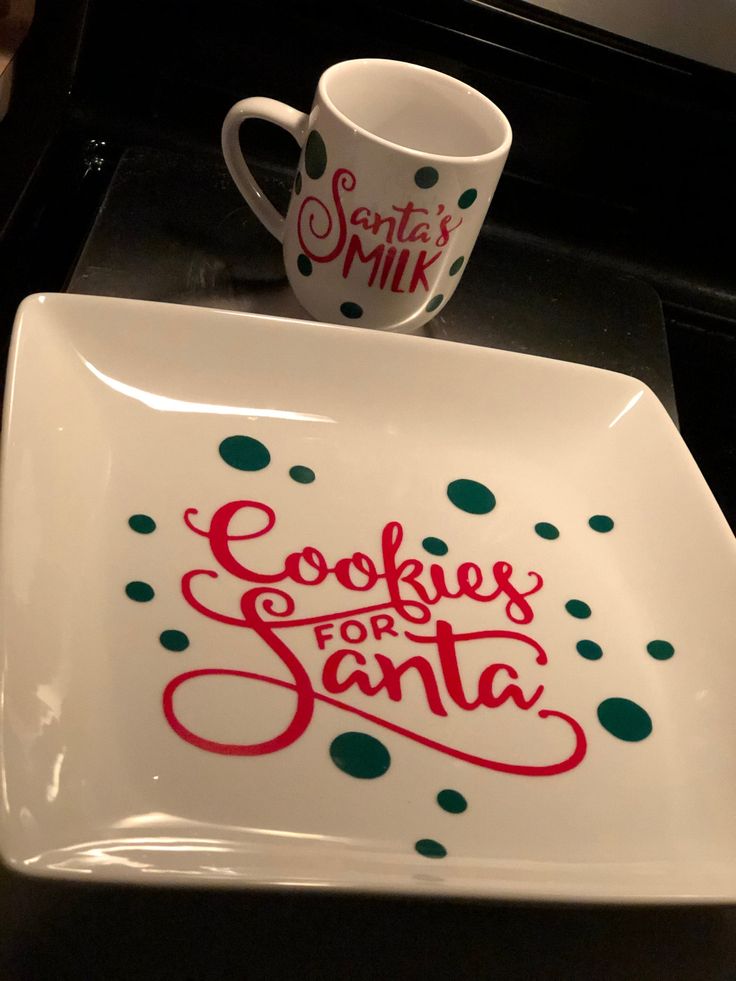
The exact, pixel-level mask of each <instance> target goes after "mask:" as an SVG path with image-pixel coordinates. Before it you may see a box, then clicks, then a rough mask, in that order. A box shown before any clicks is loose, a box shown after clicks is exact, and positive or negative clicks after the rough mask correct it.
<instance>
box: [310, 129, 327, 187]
mask: <svg viewBox="0 0 736 981" xmlns="http://www.w3.org/2000/svg"><path fill="white" fill-rule="evenodd" d="M304 169H305V170H306V172H307V176H308V177H311V178H312V180H313V181H316V180H319V178H320V177H321V176H322V174H324V172H325V170H326V169H327V147H326V146H325V141H324V140H323V139H322V137H321V136H320V135H319V133H318V132H317V130H316V129H313V130H312V132H311V133H310V134H309V138H308V139H307V145H306V147H305V148H304Z"/></svg>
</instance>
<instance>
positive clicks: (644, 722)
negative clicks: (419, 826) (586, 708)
mask: <svg viewBox="0 0 736 981" xmlns="http://www.w3.org/2000/svg"><path fill="white" fill-rule="evenodd" d="M598 721H599V722H600V724H601V725H602V726H603V728H604V729H606V730H607V731H608V732H610V733H611V735H612V736H615V737H616V738H617V739H622V740H624V742H627V743H638V742H641V740H642V739H646V738H647V736H648V735H649V734H650V733H651V731H652V720H651V718H650V717H649V713H648V712H646V711H645V710H644V709H643V708H642V707H641V705H637V704H636V702H632V701H631V700H630V699H628V698H607V699H606V700H605V701H603V702H601V704H600V705H599V706H598Z"/></svg>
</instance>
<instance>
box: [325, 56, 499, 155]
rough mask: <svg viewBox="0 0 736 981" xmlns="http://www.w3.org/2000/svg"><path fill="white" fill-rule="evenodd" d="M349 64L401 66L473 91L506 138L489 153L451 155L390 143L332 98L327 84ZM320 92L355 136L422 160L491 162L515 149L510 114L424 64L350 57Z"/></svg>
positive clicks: (328, 72) (327, 71) (328, 71)
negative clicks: (499, 124) (361, 124)
mask: <svg viewBox="0 0 736 981" xmlns="http://www.w3.org/2000/svg"><path fill="white" fill-rule="evenodd" d="M347 65H401V66H402V68H409V69H411V70H412V71H413V72H415V73H419V74H424V75H433V76H434V77H435V78H439V79H442V81H443V83H445V84H447V83H449V84H450V85H452V86H453V87H454V88H456V89H462V90H463V91H464V92H472V93H473V94H474V95H475V96H477V97H478V98H479V99H480V100H481V101H482V102H483V103H485V105H486V107H487V108H488V109H489V110H490V111H491V112H492V113H493V114H494V116H496V118H497V119H499V120H500V122H501V126H502V128H503V139H502V141H501V143H500V144H499V145H498V146H497V147H496V148H495V149H493V150H489V151H488V152H487V153H475V154H447V153H432V152H429V151H425V150H418V149H414V147H410V146H405V145H404V144H403V143H395V142H394V141H393V140H387V139H386V138H385V137H383V136H378V134H377V133H372V132H371V131H370V130H369V129H366V128H365V127H364V126H360V125H359V124H358V123H356V122H355V121H354V120H352V119H351V118H350V117H349V116H347V115H345V113H344V112H342V110H340V109H338V108H337V106H336V105H335V103H334V101H333V100H332V99H331V98H330V96H329V94H328V92H327V85H328V83H329V81H330V78H331V76H332V75H333V74H334V73H336V72H337V71H338V70H339V69H344V68H345V67H346V66H347ZM317 93H318V95H319V97H320V99H321V101H322V102H323V104H324V105H325V106H326V107H327V108H328V109H329V110H330V112H331V113H333V114H334V115H335V116H336V117H337V118H338V119H339V120H340V121H341V122H342V123H344V124H345V125H346V126H348V127H350V129H352V130H353V131H354V132H355V133H360V134H361V136H364V137H365V138H367V139H369V140H373V141H374V142H375V143H379V144H381V145H383V146H385V147H389V148H390V149H392V150H398V151H400V152H402V153H406V154H409V155H411V156H415V157H418V158H422V159H431V160H434V161H441V162H443V163H446V164H447V163H455V164H458V163H474V164H477V163H486V162H488V163H490V162H491V161H493V160H496V159H498V158H499V157H502V156H504V155H505V154H507V153H508V151H509V148H510V147H511V141H512V136H513V134H512V130H511V123H510V122H509V121H508V119H507V117H506V114H505V113H504V112H503V111H502V110H501V109H499V107H498V106H497V105H496V103H495V102H492V101H491V100H490V99H489V98H488V96H485V95H483V93H482V92H479V91H478V89H475V88H473V86H472V85H468V84H467V83H465V82H462V81H460V79H459V78H455V77H454V76H452V75H448V74H446V73H445V72H441V71H437V69H435V68H427V67H425V66H424V65H416V64H414V63H413V62H410V61H399V60H397V59H394V58H350V59H348V60H347V61H339V62H337V63H336V64H334V65H331V66H330V67H329V68H327V69H325V71H324V72H323V73H322V75H321V76H320V79H319V82H318V84H317Z"/></svg>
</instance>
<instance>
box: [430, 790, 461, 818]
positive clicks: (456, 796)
mask: <svg viewBox="0 0 736 981" xmlns="http://www.w3.org/2000/svg"><path fill="white" fill-rule="evenodd" d="M437 803H438V804H439V805H440V807H441V808H442V810H443V811H447V813H448V814H462V813H463V811H467V809H468V802H467V801H466V800H465V798H464V797H463V795H462V794H461V793H458V791H457V790H441V791H440V792H439V793H438V794H437Z"/></svg>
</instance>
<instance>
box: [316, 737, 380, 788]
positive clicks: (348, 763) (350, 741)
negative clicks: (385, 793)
mask: <svg viewBox="0 0 736 981" xmlns="http://www.w3.org/2000/svg"><path fill="white" fill-rule="evenodd" d="M330 756H331V758H332V762H333V763H334V764H335V766H336V767H337V768H338V769H339V770H342V771H343V773H347V774H348V775H349V776H351V777H357V778H358V779H360V780H374V779H375V778H376V777H380V776H383V774H384V773H385V772H386V771H387V770H388V768H389V767H390V766H391V755H390V753H389V751H388V750H387V749H386V747H385V746H384V745H383V743H382V742H381V741H380V740H379V739H376V738H375V737H374V736H369V735H368V734H367V733H365V732H343V733H341V735H339V736H336V737H335V738H334V739H333V740H332V742H331V743H330Z"/></svg>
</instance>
